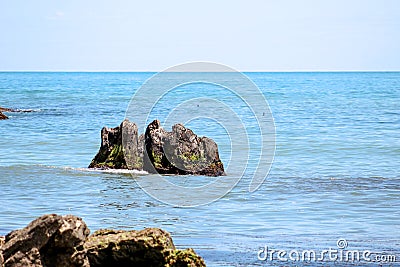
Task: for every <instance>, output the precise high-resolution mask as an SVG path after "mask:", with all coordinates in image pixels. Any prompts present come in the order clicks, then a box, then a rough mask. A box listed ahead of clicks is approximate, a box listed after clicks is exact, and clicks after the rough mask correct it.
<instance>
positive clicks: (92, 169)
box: [49, 166, 149, 175]
mask: <svg viewBox="0 0 400 267" xmlns="http://www.w3.org/2000/svg"><path fill="white" fill-rule="evenodd" d="M49 167H50V166H49ZM54 168H61V169H64V170H70V171H80V172H100V173H113V174H136V175H142V174H149V173H148V172H146V171H139V170H126V169H96V168H74V167H54Z"/></svg>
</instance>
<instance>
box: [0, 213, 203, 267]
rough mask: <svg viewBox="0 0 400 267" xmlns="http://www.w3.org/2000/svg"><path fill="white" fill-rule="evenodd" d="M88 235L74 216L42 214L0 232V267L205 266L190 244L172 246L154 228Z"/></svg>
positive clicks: (84, 225) (78, 219) (164, 236)
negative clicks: (182, 247) (20, 226)
mask: <svg viewBox="0 0 400 267" xmlns="http://www.w3.org/2000/svg"><path fill="white" fill-rule="evenodd" d="M88 235H89V229H88V228H87V227H86V224H85V223H84V222H83V221H82V219H80V218H78V217H75V216H72V215H67V216H59V215H56V214H50V215H44V216H42V217H39V218H38V219H36V220H34V221H33V222H31V223H30V224H29V225H28V226H27V227H25V228H23V229H21V230H16V231H13V232H11V233H9V234H8V235H7V236H6V237H5V238H3V237H0V267H17V266H18V267H21V266H24V267H42V266H43V267H45V266H55V267H61V266H62V267H69V266H71V267H72V266H74V267H77V266H81V267H90V266H91V267H96V266H149V267H152V266H164V267H183V266H192V267H203V266H206V265H205V263H204V260H203V259H202V258H201V257H200V256H198V255H197V254H196V253H195V252H194V251H193V249H187V250H176V249H175V246H174V243H173V241H172V239H171V236H170V234H169V233H168V232H166V231H164V230H161V229H159V228H147V229H144V230H141V231H120V230H99V231H97V232H95V233H94V234H93V235H91V236H88Z"/></svg>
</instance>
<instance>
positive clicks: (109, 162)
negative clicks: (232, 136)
mask: <svg viewBox="0 0 400 267" xmlns="http://www.w3.org/2000/svg"><path fill="white" fill-rule="evenodd" d="M101 140H102V142H101V147H100V150H99V152H98V153H97V155H96V156H95V158H94V159H93V160H92V162H91V163H90V165H89V168H102V169H108V168H110V169H136V170H145V171H147V172H150V173H160V174H178V175H179V174H182V175H185V174H193V175H208V176H220V175H225V171H224V166H223V164H222V162H221V160H220V158H219V153H218V146H217V144H216V143H215V142H214V141H213V140H212V139H210V138H207V137H198V136H197V135H196V134H194V133H193V131H192V130H190V129H187V128H185V127H184V126H183V125H182V124H176V125H174V126H173V127H172V131H171V132H168V131H166V130H164V129H163V128H162V127H161V126H160V121H158V120H155V121H153V122H152V123H150V124H149V125H148V127H147V129H146V132H145V134H144V135H140V136H138V130H137V126H136V124H134V123H131V122H129V121H128V120H124V121H123V122H122V124H121V125H120V126H119V127H116V128H111V129H110V128H106V127H105V128H103V129H102V131H101ZM124 152H125V153H124Z"/></svg>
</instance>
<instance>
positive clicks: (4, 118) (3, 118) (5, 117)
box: [0, 111, 8, 120]
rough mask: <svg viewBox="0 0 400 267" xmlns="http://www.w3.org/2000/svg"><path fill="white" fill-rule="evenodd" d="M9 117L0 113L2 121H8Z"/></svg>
mask: <svg viewBox="0 0 400 267" xmlns="http://www.w3.org/2000/svg"><path fill="white" fill-rule="evenodd" d="M6 119H8V117H7V116H6V115H4V114H3V113H2V112H1V111H0V120H6Z"/></svg>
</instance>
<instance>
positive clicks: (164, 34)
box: [0, 0, 400, 71]
mask: <svg viewBox="0 0 400 267" xmlns="http://www.w3.org/2000/svg"><path fill="white" fill-rule="evenodd" d="M0 33H1V37H0V70H51V71H56V70H70V71H74V70H76V71H80V70H83V71H100V70H109V71H119V70H123V71H146V70H151V71H159V70H163V69H164V68H167V67H169V66H171V65H176V64H179V63H183V62H188V61H198V60H200V61H212V62H219V63H223V64H227V65H230V66H232V67H234V68H236V69H239V70H242V71H257V70H258V71H260V70H261V71H262V70H265V71H307V70H320V71H324V70H400V1H398V0H274V1H271V0H247V1H246V0H241V1H235V0H201V1H194V0H179V1H178V0H168V1H162V0H160V1H151V0H150V1H144V0H143V1H140V2H139V1H130V0H110V1H101V0H69V1H67V0H65V1H56V0H37V1H25V0H12V1H6V0H2V1H1V2H0Z"/></svg>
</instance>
